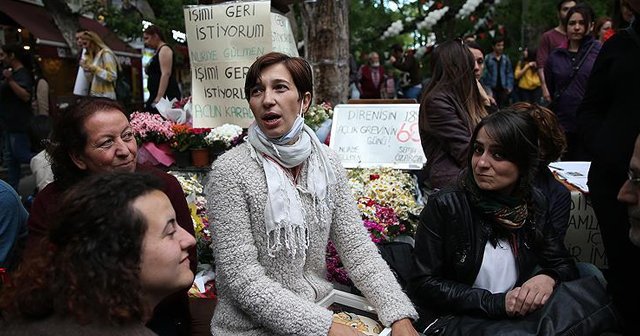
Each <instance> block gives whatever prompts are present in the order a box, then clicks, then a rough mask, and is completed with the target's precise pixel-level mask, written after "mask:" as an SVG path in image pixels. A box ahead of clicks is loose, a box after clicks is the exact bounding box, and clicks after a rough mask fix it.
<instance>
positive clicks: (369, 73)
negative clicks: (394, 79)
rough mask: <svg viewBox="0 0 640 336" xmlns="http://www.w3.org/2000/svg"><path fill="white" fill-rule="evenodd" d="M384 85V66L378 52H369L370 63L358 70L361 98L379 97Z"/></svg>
mask: <svg viewBox="0 0 640 336" xmlns="http://www.w3.org/2000/svg"><path fill="white" fill-rule="evenodd" d="M383 85H384V67H383V66H381V65H380V56H379V55H378V53H377V52H375V51H374V52H371V53H370V54H369V63H367V64H365V65H363V66H362V67H360V70H358V90H360V98H361V99H378V98H380V91H381V90H382V87H383Z"/></svg>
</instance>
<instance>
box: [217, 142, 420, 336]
mask: <svg viewBox="0 0 640 336" xmlns="http://www.w3.org/2000/svg"><path fill="white" fill-rule="evenodd" d="M249 146H250V145H249V144H248V143H244V144H242V145H240V146H238V147H236V148H234V149H232V150H230V151H228V152H227V153H226V154H224V155H222V156H221V157H220V158H218V159H217V160H216V161H215V163H214V164H213V167H212V171H211V173H210V176H209V180H208V181H209V182H208V183H207V186H206V191H205V193H206V195H207V197H208V204H210V205H211V206H210V207H209V216H210V220H211V228H212V237H213V244H212V246H213V250H214V256H215V260H216V271H217V274H216V287H217V289H218V298H219V302H218V305H217V306H216V310H215V312H214V315H213V319H212V323H211V332H212V334H213V335H243V336H244V335H327V333H328V331H329V328H330V326H331V322H332V312H331V311H330V310H328V309H326V308H324V307H321V306H319V305H317V304H316V302H318V301H320V300H321V299H322V298H324V297H325V296H326V295H328V294H329V292H330V291H331V290H332V289H333V286H332V284H331V282H329V281H327V280H326V262H325V250H326V246H327V241H328V240H329V238H331V240H332V241H333V242H334V244H335V245H336V249H337V250H338V253H339V255H340V257H341V259H342V261H343V263H344V265H345V266H346V268H347V270H348V272H349V276H350V278H351V280H353V282H354V284H355V285H356V287H357V288H358V289H359V290H360V291H361V292H362V293H363V294H364V296H365V297H366V298H367V299H368V300H369V302H370V303H371V304H372V305H373V306H374V307H375V308H376V310H377V312H378V317H379V320H380V321H381V322H382V323H383V324H384V325H386V326H389V325H391V323H393V322H394V321H397V320H399V319H402V318H405V317H409V318H412V319H416V318H417V313H416V310H415V309H414V308H413V305H412V304H411V302H410V301H409V299H408V298H407V296H406V295H405V294H404V292H403V291H402V289H401V288H400V286H399V285H398V283H397V281H396V279H395V277H394V276H393V274H392V273H391V271H390V270H389V267H388V265H387V264H386V262H385V261H384V260H383V259H382V258H381V257H380V255H379V253H378V250H377V248H376V246H375V245H374V244H373V243H372V241H371V239H370V238H369V236H368V233H367V232H366V230H365V228H364V226H363V225H362V221H361V219H360V215H359V213H358V211H357V209H356V206H355V205H356V202H355V200H354V198H353V195H352V194H351V190H350V187H349V183H348V180H347V177H346V173H345V171H344V168H343V167H342V165H341V164H340V161H339V159H338V157H337V155H336V154H335V153H334V152H333V151H332V150H330V149H329V148H328V147H326V146H324V145H323V147H322V150H324V151H325V152H326V153H327V156H328V157H329V161H330V166H331V168H332V169H334V171H335V173H336V177H337V183H336V185H335V186H332V187H331V188H330V191H329V195H330V197H331V201H332V203H333V205H332V209H331V211H332V214H331V222H330V223H319V222H318V220H317V219H316V217H317V216H313V209H314V204H313V199H312V196H311V195H310V194H309V193H307V192H306V190H307V185H306V181H307V174H308V172H309V170H308V166H307V164H306V162H305V163H303V167H302V169H301V172H300V176H299V177H298V179H297V181H298V182H297V189H296V190H297V191H298V192H299V193H300V198H301V203H302V206H303V208H304V214H305V221H306V224H307V230H308V234H309V247H308V249H307V252H306V259H303V258H301V257H300V256H297V257H296V258H292V257H290V256H288V254H287V251H286V249H284V248H283V249H282V250H280V251H278V252H276V254H275V257H270V256H269V255H268V249H267V234H266V229H265V217H264V210H265V205H266V204H267V183H266V180H265V173H264V170H263V169H262V167H261V165H260V164H259V163H258V162H257V160H256V159H254V158H252V157H251V154H250V148H249Z"/></svg>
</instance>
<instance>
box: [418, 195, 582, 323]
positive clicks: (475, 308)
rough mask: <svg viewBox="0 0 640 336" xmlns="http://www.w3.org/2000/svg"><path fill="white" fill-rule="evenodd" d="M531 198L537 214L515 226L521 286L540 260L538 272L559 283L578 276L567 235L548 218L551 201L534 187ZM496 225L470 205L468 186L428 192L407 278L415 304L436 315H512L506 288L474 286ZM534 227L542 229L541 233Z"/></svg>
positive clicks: (496, 316)
mask: <svg viewBox="0 0 640 336" xmlns="http://www.w3.org/2000/svg"><path fill="white" fill-rule="evenodd" d="M532 203H533V204H534V208H535V209H536V211H535V213H536V215H535V216H534V218H535V220H534V221H528V223H527V224H525V226H523V227H522V228H520V229H517V230H515V231H514V232H515V235H517V242H518V243H517V254H516V255H517V256H516V263H517V265H518V269H519V273H518V274H519V275H520V276H519V279H518V281H517V283H516V286H520V285H521V284H522V283H523V282H525V281H526V280H527V279H529V278H530V277H531V276H533V275H535V274H533V271H534V269H535V267H536V266H540V268H541V270H539V271H538V272H536V274H547V275H549V276H551V277H552V278H554V279H556V284H557V282H558V281H569V280H573V279H576V278H577V277H578V271H577V269H576V266H575V262H574V261H573V259H572V258H571V257H570V255H569V253H568V251H567V249H566V247H565V245H564V242H563V241H562V238H561V237H562V235H561V234H560V233H559V232H557V231H556V230H554V229H553V227H552V226H551V225H545V224H544V223H546V220H545V218H544V216H545V213H546V211H544V209H545V207H546V205H545V201H544V196H542V194H541V193H540V192H539V191H538V190H537V189H534V190H533V192H532ZM530 218H531V217H530ZM491 225H492V224H491V223H490V222H489V220H487V219H485V218H483V217H482V216H481V215H480V213H479V212H478V211H476V210H475V209H474V208H473V207H471V203H470V199H469V197H468V195H467V193H466V192H465V191H464V190H461V189H459V188H455V189H444V190H442V191H440V192H438V193H436V194H435V195H433V196H432V197H430V198H429V201H428V202H427V205H426V206H425V208H424V209H423V211H422V213H421V215H420V224H419V226H418V229H417V231H416V236H415V249H414V269H413V273H412V276H411V278H410V281H409V284H408V292H409V297H410V298H411V299H412V300H413V301H414V303H415V304H416V305H418V306H419V307H420V308H421V309H422V310H426V311H428V312H431V313H432V314H435V315H444V314H456V315H458V314H464V315H475V316H485V317H493V318H502V317H506V316H507V315H506V311H505V295H506V293H496V294H492V293H491V292H489V291H487V290H484V289H479V288H473V287H472V285H473V282H474V281H475V278H476V276H477V274H478V271H479V270H480V266H481V264H482V258H483V254H484V248H485V245H486V243H487V241H488V239H489V232H490V230H489V228H490V227H491ZM545 226H546V227H545ZM534 230H537V231H538V233H539V234H538V236H537V237H538V238H537V239H536V238H534V237H535V234H534ZM514 254H515V253H514Z"/></svg>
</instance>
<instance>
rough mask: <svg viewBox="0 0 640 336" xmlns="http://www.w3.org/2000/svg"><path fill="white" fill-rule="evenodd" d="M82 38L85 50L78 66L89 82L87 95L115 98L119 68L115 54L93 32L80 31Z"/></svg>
mask: <svg viewBox="0 0 640 336" xmlns="http://www.w3.org/2000/svg"><path fill="white" fill-rule="evenodd" d="M82 39H83V41H84V46H85V49H86V52H85V58H84V59H83V60H82V61H81V62H80V66H81V67H82V69H84V72H85V76H86V78H87V81H88V82H89V83H90V85H89V96H91V97H105V98H110V99H114V100H115V99H116V88H115V84H116V79H117V78H118V68H119V65H118V59H117V58H116V55H115V54H114V53H113V51H112V50H111V49H109V47H108V46H107V45H106V44H105V43H104V42H103V41H102V39H101V38H100V36H98V34H96V33H95V32H92V31H84V32H82Z"/></svg>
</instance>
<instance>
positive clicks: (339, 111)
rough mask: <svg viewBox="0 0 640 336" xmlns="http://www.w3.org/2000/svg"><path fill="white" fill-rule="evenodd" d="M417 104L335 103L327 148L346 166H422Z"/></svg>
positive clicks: (423, 161)
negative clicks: (329, 143) (329, 147)
mask: <svg viewBox="0 0 640 336" xmlns="http://www.w3.org/2000/svg"><path fill="white" fill-rule="evenodd" d="M419 106H420V105H419V104H366V105H364V104H363V105H360V104H353V105H337V106H336V107H335V109H334V114H333V126H332V128H331V148H332V149H333V150H335V151H336V152H337V153H338V155H339V156H340V159H341V160H342V164H343V165H344V166H345V167H346V168H373V167H392V168H396V169H422V167H423V166H424V164H425V162H427V159H426V158H425V156H424V153H423V152H422V145H421V144H420V134H419V132H418V109H419Z"/></svg>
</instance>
